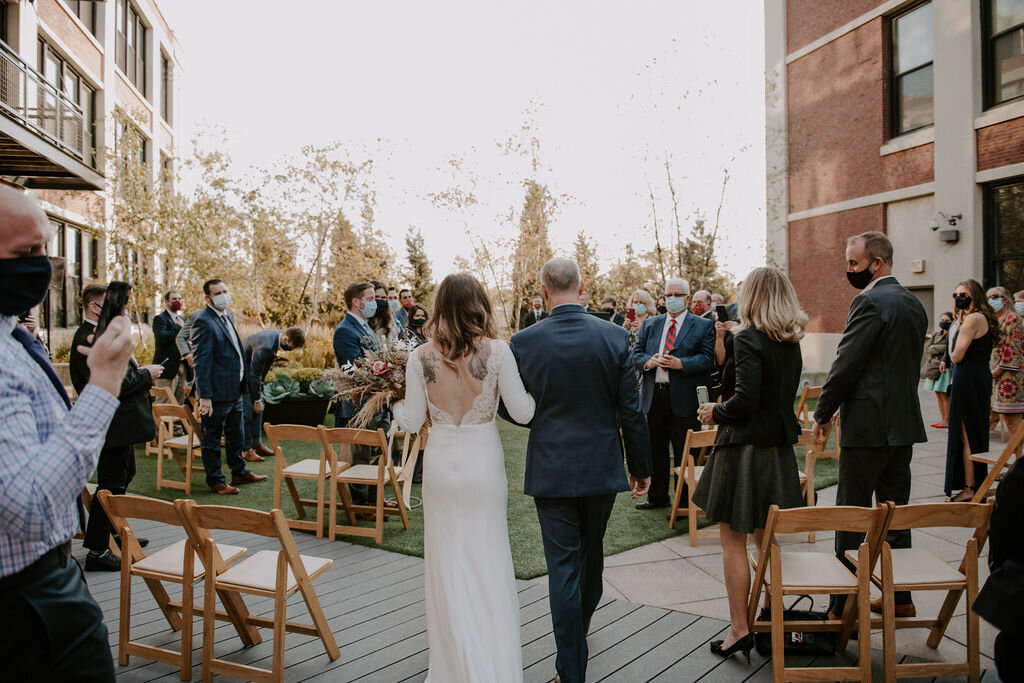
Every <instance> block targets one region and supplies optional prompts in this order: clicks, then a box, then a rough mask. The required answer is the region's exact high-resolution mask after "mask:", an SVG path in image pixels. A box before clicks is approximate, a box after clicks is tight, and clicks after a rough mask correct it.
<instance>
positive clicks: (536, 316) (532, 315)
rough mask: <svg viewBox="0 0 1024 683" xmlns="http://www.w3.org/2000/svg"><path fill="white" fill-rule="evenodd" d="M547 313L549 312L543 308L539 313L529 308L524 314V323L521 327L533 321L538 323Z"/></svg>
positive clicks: (527, 325)
mask: <svg viewBox="0 0 1024 683" xmlns="http://www.w3.org/2000/svg"><path fill="white" fill-rule="evenodd" d="M548 315H550V314H549V313H548V312H547V311H545V310H543V309H542V310H541V312H540V313H536V312H535V311H534V310H533V309H530V311H529V312H528V313H527V314H526V323H525V324H524V325H523V329H524V330H525V329H526V328H527V327H529V326H530V325H532V324H534V323H539V322H540V321H541V320H544V319H545V318H547V317H548Z"/></svg>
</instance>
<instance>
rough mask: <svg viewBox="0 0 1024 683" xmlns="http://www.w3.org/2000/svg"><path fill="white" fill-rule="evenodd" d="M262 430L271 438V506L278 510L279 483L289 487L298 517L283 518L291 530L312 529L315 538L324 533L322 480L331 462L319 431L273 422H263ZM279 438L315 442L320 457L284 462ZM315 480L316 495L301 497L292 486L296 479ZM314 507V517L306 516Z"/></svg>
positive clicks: (324, 504) (328, 473)
mask: <svg viewBox="0 0 1024 683" xmlns="http://www.w3.org/2000/svg"><path fill="white" fill-rule="evenodd" d="M263 431H265V432H266V433H267V438H268V439H269V440H270V448H271V449H273V451H274V456H275V457H274V508H275V509H278V510H281V509H283V508H282V507H281V485H282V484H284V485H285V486H287V487H288V493H289V495H290V496H291V498H292V503H294V504H295V511H296V513H297V514H298V516H299V518H298V519H287V518H286V519H285V521H286V522H287V524H288V526H289V527H290V528H292V529H304V530H307V531H315V532H316V537H317V538H323V536H324V508H325V507H326V503H327V500H326V498H325V497H324V492H325V481H327V480H328V479H329V477H330V472H331V469H330V464H329V459H328V453H327V451H326V450H324V448H323V442H322V441H321V440H320V432H319V431H318V430H317V428H316V427H305V426H303V425H272V424H270V423H267V422H264V423H263ZM282 441H300V442H302V443H310V444H316V446H317V447H318V448H319V450H320V457H318V458H306V459H304V460H299V461H298V462H295V463H292V464H291V465H287V466H286V465H285V460H284V452H283V451H282V450H281V442H282ZM296 480H301V481H314V482H316V498H315V499H314V498H303V497H301V496H300V495H299V491H298V489H297V488H296V487H295V481H296ZM307 507H311V508H314V509H315V510H316V520H315V521H312V520H308V519H306V508H307Z"/></svg>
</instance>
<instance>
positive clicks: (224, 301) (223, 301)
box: [211, 292, 231, 311]
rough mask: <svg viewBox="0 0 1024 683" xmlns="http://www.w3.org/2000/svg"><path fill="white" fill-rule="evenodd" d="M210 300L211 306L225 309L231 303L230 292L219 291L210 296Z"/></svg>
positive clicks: (221, 309)
mask: <svg viewBox="0 0 1024 683" xmlns="http://www.w3.org/2000/svg"><path fill="white" fill-rule="evenodd" d="M211 301H212V303H213V307H214V308H216V309H217V310H218V311H226V310H228V307H229V306H230V305H231V293H230V292H221V293H220V294H217V295H215V296H213V297H211Z"/></svg>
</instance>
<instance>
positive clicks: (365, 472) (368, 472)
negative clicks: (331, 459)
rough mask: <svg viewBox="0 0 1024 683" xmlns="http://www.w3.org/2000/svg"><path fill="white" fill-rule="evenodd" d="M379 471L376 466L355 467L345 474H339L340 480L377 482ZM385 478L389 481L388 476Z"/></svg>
mask: <svg viewBox="0 0 1024 683" xmlns="http://www.w3.org/2000/svg"><path fill="white" fill-rule="evenodd" d="M377 471H378V470H377V466H376V465H353V466H352V467H349V468H348V469H347V470H345V471H344V472H339V473H338V479H342V480H345V479H372V480H373V481H377ZM384 478H385V479H387V475H385V477H384Z"/></svg>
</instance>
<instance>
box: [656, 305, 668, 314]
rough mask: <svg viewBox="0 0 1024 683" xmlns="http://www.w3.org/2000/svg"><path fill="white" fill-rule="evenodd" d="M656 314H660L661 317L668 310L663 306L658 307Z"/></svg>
mask: <svg viewBox="0 0 1024 683" xmlns="http://www.w3.org/2000/svg"><path fill="white" fill-rule="evenodd" d="M658 313H660V314H661V315H665V314H666V313H668V309H667V308H665V306H664V305H661V306H658Z"/></svg>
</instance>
